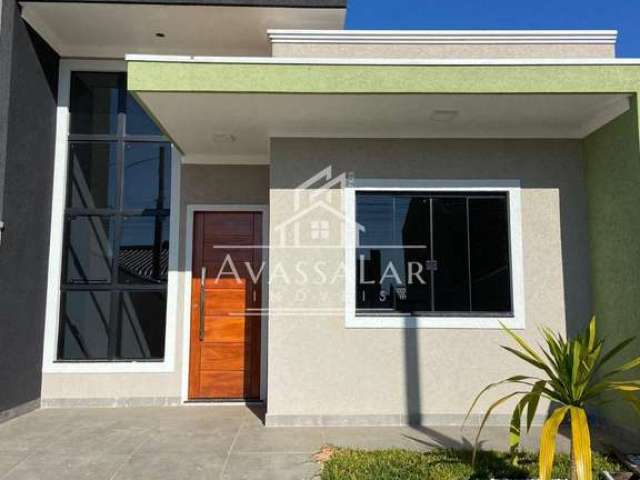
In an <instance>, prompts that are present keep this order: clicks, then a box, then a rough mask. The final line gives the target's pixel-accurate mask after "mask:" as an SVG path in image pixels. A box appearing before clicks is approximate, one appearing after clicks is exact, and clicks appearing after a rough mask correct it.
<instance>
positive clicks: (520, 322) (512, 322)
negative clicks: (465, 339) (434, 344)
mask: <svg viewBox="0 0 640 480" xmlns="http://www.w3.org/2000/svg"><path fill="white" fill-rule="evenodd" d="M500 323H502V324H503V325H505V326H506V327H508V328H512V329H514V330H522V329H524V319H522V318H519V317H517V316H458V317H456V316H444V315H443V316H431V315H430V316H413V315H397V314H395V315H369V316H364V315H355V316H347V319H346V322H345V326H346V328H396V329H397V328H430V329H453V330H499V329H500V328H502V327H501V326H500Z"/></svg>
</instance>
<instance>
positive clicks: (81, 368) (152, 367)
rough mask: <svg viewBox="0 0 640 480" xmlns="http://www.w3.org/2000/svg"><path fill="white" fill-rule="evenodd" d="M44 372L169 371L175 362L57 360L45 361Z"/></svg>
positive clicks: (172, 368) (171, 370)
mask: <svg viewBox="0 0 640 480" xmlns="http://www.w3.org/2000/svg"><path fill="white" fill-rule="evenodd" d="M42 371H43V373H169V372H173V371H174V365H173V362H169V361H167V360H166V359H165V360H164V361H139V362H138V361H118V362H104V361H89V362H82V361H60V362H59V361H55V362H50V363H45V365H43V368H42Z"/></svg>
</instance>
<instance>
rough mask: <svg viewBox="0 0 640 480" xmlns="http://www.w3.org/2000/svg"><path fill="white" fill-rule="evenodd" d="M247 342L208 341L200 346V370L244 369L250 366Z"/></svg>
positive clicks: (249, 346)
mask: <svg viewBox="0 0 640 480" xmlns="http://www.w3.org/2000/svg"><path fill="white" fill-rule="evenodd" d="M250 348H251V345H250V344H248V343H244V342H240V343H229V342H227V343H208V344H206V345H205V346H204V347H203V348H202V362H201V364H200V370H201V371H208V370H216V371H240V370H242V371H244V370H247V369H248V368H250V362H251V358H248V357H249V354H250Z"/></svg>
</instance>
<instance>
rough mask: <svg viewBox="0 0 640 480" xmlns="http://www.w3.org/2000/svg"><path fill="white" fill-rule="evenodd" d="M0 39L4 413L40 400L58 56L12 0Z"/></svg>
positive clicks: (5, 2) (0, 382) (5, 3)
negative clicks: (25, 21)
mask: <svg viewBox="0 0 640 480" xmlns="http://www.w3.org/2000/svg"><path fill="white" fill-rule="evenodd" d="M0 37H1V42H0V43H1V47H0V197H2V199H3V200H2V201H3V215H2V216H3V220H4V222H5V226H6V228H5V231H4V232H3V234H2V245H1V246H0V391H1V392H2V394H1V395H0V412H6V411H9V410H11V409H17V410H20V409H21V408H22V406H24V405H25V404H29V405H34V404H37V401H38V400H39V398H40V387H41V371H42V338H43V332H44V311H45V299H46V286H47V258H48V247H49V225H50V208H51V186H52V185H51V182H52V172H53V155H54V143H55V113H56V97H57V76H58V56H57V54H56V53H55V52H54V51H53V50H51V49H50V48H49V46H48V45H47V44H46V43H44V42H43V41H42V39H40V38H39V37H38V36H37V35H36V34H35V33H34V32H33V31H31V30H30V29H29V27H28V26H27V25H26V24H25V23H24V22H23V21H22V19H21V18H20V13H19V11H18V8H17V7H16V3H15V1H14V0H2V26H1V30H0ZM3 167H4V168H3ZM3 172H4V182H3ZM3 183H4V189H3V188H2V185H3Z"/></svg>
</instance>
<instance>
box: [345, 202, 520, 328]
mask: <svg viewBox="0 0 640 480" xmlns="http://www.w3.org/2000/svg"><path fill="white" fill-rule="evenodd" d="M508 205H509V199H508V195H507V194H506V193H493V192H491V193H479V192H450V193H448V192H402V193H394V192H358V193H357V194H356V220H357V222H358V224H359V225H362V226H363V227H364V229H365V230H364V232H361V233H360V235H359V245H358V248H357V252H356V300H357V301H356V307H357V313H358V314H360V315H371V314H373V315H375V314H385V315H388V314H406V313H410V314H415V315H424V316H433V315H438V316H505V317H508V316H512V315H513V311H512V291H511V259H510V241H509V208H508Z"/></svg>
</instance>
